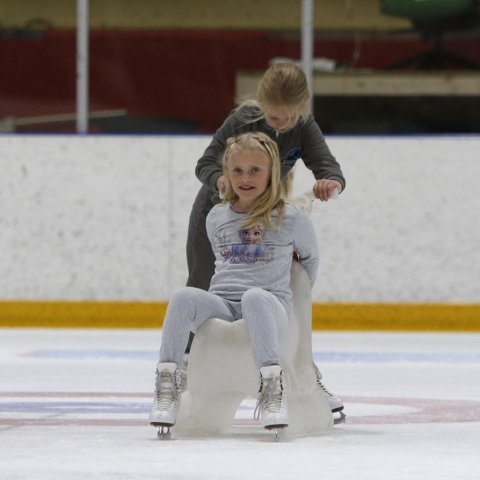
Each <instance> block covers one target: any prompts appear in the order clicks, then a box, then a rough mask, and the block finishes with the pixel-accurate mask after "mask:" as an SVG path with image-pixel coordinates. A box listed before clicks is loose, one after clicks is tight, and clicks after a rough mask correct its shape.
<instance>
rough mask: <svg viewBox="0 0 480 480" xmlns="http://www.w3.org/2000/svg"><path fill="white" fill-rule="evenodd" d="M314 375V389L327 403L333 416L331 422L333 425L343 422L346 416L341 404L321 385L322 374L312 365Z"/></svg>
mask: <svg viewBox="0 0 480 480" xmlns="http://www.w3.org/2000/svg"><path fill="white" fill-rule="evenodd" d="M314 368H315V374H316V376H317V380H316V383H315V389H316V390H318V391H319V392H320V393H321V394H322V395H323V396H324V397H325V398H326V399H327V401H328V405H329V406H330V410H331V411H332V414H333V422H334V423H335V424H338V423H343V422H345V418H346V415H345V414H344V413H343V402H342V401H341V400H340V399H339V398H338V397H337V396H336V395H334V394H333V393H331V392H330V391H328V390H327V388H326V387H325V385H324V384H323V383H322V374H321V373H320V370H319V369H318V367H317V366H316V365H315V364H314Z"/></svg>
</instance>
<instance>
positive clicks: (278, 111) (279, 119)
mask: <svg viewBox="0 0 480 480" xmlns="http://www.w3.org/2000/svg"><path fill="white" fill-rule="evenodd" d="M298 118H299V117H298V115H297V114H295V113H294V112H292V110H289V109H288V108H287V107H270V108H268V109H267V110H266V111H265V121H266V122H267V125H268V126H269V127H272V128H273V129H275V130H276V131H277V132H278V133H284V132H287V131H288V130H291V129H292V128H293V127H294V126H295V125H296V124H297V122H298Z"/></svg>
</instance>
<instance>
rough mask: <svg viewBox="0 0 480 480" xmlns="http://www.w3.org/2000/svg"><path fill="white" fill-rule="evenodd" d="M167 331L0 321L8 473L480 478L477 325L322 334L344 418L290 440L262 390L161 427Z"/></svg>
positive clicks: (0, 424) (327, 375) (0, 425)
mask: <svg viewBox="0 0 480 480" xmlns="http://www.w3.org/2000/svg"><path fill="white" fill-rule="evenodd" d="M159 344H160V332H157V331H152V330H128V331H124V330H88V331H82V330H0V452H1V455H0V472H1V478H2V479H5V480H25V479H32V480H37V479H48V480H60V479H61V480H77V479H82V480H85V478H89V479H90V480H96V479H102V480H103V479H105V480H110V479H112V480H113V479H115V480H137V479H138V480H140V479H142V480H149V479H152V480H153V479H156V480H158V479H182V480H189V479H209V480H210V479H257V478H258V479H262V480H263V479H272V480H287V479H288V480H291V479H296V478H302V476H303V478H306V479H317V478H318V479H321V478H324V479H328V480H332V479H333V480H337V479H338V480H340V479H342V480H344V479H355V480H367V479H368V480H375V479H382V480H384V479H388V480H400V479H402V480H417V479H418V480H420V479H421V480H424V479H426V478H431V479H434V480H443V479H445V480H447V479H448V480H451V479H462V480H464V479H467V480H470V479H471V480H474V479H475V480H477V479H478V478H479V472H480V459H479V455H478V448H479V445H480V382H479V378H480V360H479V358H478V352H480V335H479V334H426V333H425V334H400V333H397V334H386V333H336V332H328V333H322V332H316V333H314V335H313V350H314V355H315V358H316V359H320V360H321V361H319V360H317V364H319V366H320V368H321V370H322V372H323V375H324V380H325V384H326V386H327V387H328V388H329V389H330V390H332V391H333V392H335V393H336V394H338V395H339V396H341V397H342V398H343V400H344V401H345V409H346V413H347V415H348V417H347V423H345V424H344V425H341V426H335V427H334V429H333V431H331V432H328V433H327V434H325V435H320V436H314V437H307V438H299V439H295V440H291V441H281V442H275V441H273V439H272V437H273V436H272V434H271V433H269V432H266V431H264V430H263V429H262V428H261V426H260V425H258V423H256V422H254V421H253V419H252V415H253V407H254V403H255V402H254V401H253V399H249V400H247V401H245V402H243V403H242V405H241V407H240V409H239V410H238V412H237V416H236V420H235V424H234V425H233V426H232V428H231V430H230V431H229V432H228V433H226V434H223V435H221V436H218V437H209V438H196V439H188V440H172V441H159V440H157V439H156V432H155V429H154V428H152V427H151V426H150V425H148V420H147V418H148V411H149V409H150V402H151V399H152V394H151V392H152V390H153V383H154V369H155V363H156V359H157V351H158V348H159ZM373 353H374V354H375V355H372V354H373ZM392 353H395V355H392ZM452 359H453V360H452Z"/></svg>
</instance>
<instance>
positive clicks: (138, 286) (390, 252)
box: [0, 135, 480, 303]
mask: <svg viewBox="0 0 480 480" xmlns="http://www.w3.org/2000/svg"><path fill="white" fill-rule="evenodd" d="M209 141H210V137H209V136H139V135H137V136H75V135H58V136H38V135H2V136H0V168H1V175H0V229H1V234H0V300H143V301H157V300H168V298H169V296H170V295H171V293H172V291H174V290H175V289H177V288H178V287H181V286H183V285H184V284H185V280H186V276H187V273H186V260H185V240H186V232H187V225H188V216H189V213H190V207H191V204H192V202H193V199H194V197H195V195H196V192H197V190H198V188H199V182H198V180H197V179H196V178H195V176H194V168H195V164H196V161H197V159H198V157H199V156H200V155H201V153H202V152H203V150H204V148H205V147H206V145H207V144H208V142H209ZM327 142H328V144H329V146H330V148H331V150H332V152H333V153H334V155H335V156H336V157H337V159H338V160H339V162H340V163H341V165H342V168H343V170H344V173H345V176H346V178H347V189H346V190H345V192H344V193H343V194H342V195H341V196H340V198H339V199H338V200H335V201H331V202H328V204H323V203H322V204H321V203H320V202H316V203H315V204H314V209H313V212H312V219H313V221H314V223H315V225H316V229H317V234H318V240H319V244H320V249H321V253H322V266H321V272H320V276H319V278H318V280H317V282H316V285H315V287H314V291H313V300H314V301H317V302H394V303H395V302H398V303H402V302H413V303H423V302H440V303H480V259H479V258H480V257H479V248H480V194H479V190H478V180H479V178H480V161H479V153H480V137H478V136H430V137H353V136H352V137H348V136H347V137H343V136H342V137H328V138H327ZM299 163H301V162H299ZM312 185H313V177H312V176H311V174H310V172H309V171H308V170H306V169H305V167H304V166H303V164H301V165H299V167H298V168H297V177H296V187H295V188H296V191H297V192H299V193H302V192H304V191H306V190H308V189H310V188H311V186H312Z"/></svg>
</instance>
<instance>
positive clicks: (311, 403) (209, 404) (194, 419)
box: [172, 262, 333, 438]
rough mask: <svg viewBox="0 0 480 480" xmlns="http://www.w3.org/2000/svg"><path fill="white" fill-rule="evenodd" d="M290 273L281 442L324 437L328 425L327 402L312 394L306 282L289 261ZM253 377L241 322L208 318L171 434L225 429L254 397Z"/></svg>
mask: <svg viewBox="0 0 480 480" xmlns="http://www.w3.org/2000/svg"><path fill="white" fill-rule="evenodd" d="M291 273H292V277H291V286H292V293H293V304H292V318H291V321H290V322H289V326H288V329H287V332H286V334H285V335H284V340H283V341H282V344H281V365H282V369H283V371H284V374H285V383H286V391H287V397H288V408H289V414H288V420H289V421H288V428H286V429H283V431H282V432H281V435H282V436H284V437H286V438H290V437H296V436H305V435H315V434H320V433H324V432H326V431H329V430H330V429H331V428H332V426H333V417H332V413H331V411H330V407H329V405H328V401H327V399H326V398H325V397H324V396H323V395H318V392H317V391H316V373H315V369H314V364H313V361H312V342H311V335H312V313H311V287H310V281H309V279H308V276H307V274H306V272H305V270H304V269H303V267H302V266H301V265H300V264H298V263H297V262H293V264H292V270H291ZM258 379H259V373H258V369H257V367H256V366H255V362H254V360H253V355H252V349H251V345H250V339H249V337H248V333H247V329H246V326H245V322H244V321H243V320H238V321H236V322H233V323H230V322H226V321H224V320H220V319H216V318H212V319H210V320H208V321H207V322H205V323H204V324H203V325H202V326H201V327H200V328H199V329H198V331H197V333H196V335H195V340H194V342H193V344H192V349H191V351H190V358H189V362H188V389H187V391H186V392H185V393H184V394H183V396H182V403H181V407H180V411H179V413H178V418H177V423H176V426H175V429H174V431H173V432H172V433H173V435H175V436H176V437H182V436H195V435H206V434H213V433H219V432H222V431H227V430H228V429H229V428H230V427H231V426H232V423H233V420H234V417H235V412H236V410H237V408H238V406H239V405H240V403H241V402H242V401H243V400H244V399H245V398H246V397H247V396H252V397H254V398H256V396H257V393H258V385H259V383H258ZM259 428H261V427H260V426H259Z"/></svg>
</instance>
